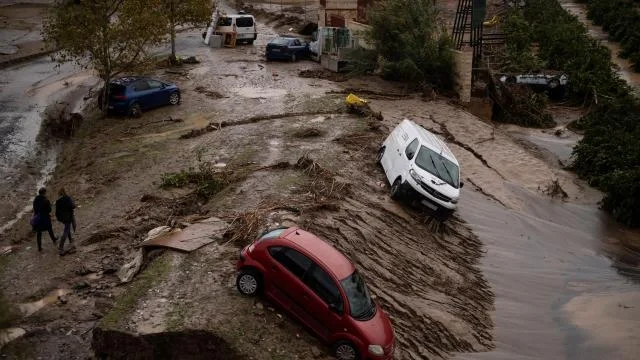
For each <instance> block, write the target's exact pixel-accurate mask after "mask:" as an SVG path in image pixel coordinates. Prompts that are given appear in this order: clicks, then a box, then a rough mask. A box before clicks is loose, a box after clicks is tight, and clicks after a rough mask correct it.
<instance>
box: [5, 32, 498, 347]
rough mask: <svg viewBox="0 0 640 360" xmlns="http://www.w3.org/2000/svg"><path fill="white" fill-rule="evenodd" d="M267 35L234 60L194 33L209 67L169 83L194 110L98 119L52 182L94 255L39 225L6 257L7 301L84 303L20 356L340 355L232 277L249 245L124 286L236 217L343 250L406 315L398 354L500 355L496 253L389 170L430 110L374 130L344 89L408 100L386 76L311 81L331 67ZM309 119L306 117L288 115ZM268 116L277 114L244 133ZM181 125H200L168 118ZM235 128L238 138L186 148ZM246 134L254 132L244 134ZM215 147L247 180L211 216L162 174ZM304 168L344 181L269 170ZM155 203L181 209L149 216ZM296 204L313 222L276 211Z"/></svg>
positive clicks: (61, 306)
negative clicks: (127, 335) (391, 179)
mask: <svg viewBox="0 0 640 360" xmlns="http://www.w3.org/2000/svg"><path fill="white" fill-rule="evenodd" d="M260 32H261V34H260V36H259V39H258V41H257V42H256V45H255V46H246V45H242V46H238V47H237V48H235V49H222V50H210V49H208V48H206V47H203V46H200V45H199V43H200V33H199V32H196V31H194V32H191V33H183V34H182V35H181V37H182V41H187V42H193V48H194V51H195V52H196V55H197V56H198V58H199V59H201V61H202V63H201V64H199V65H197V66H194V67H190V68H183V69H181V70H183V71H184V73H183V74H184V76H183V75H181V74H175V73H173V72H171V73H167V72H166V71H164V70H158V73H157V74H156V75H157V76H158V77H162V78H164V79H168V80H171V81H175V82H177V83H178V84H179V85H180V86H181V88H182V89H183V102H182V104H181V105H180V106H177V107H167V108H162V109H157V110H154V111H150V112H148V113H146V114H144V116H143V117H142V118H140V119H128V118H108V119H96V120H94V121H92V122H88V123H86V124H85V126H84V127H83V128H82V130H81V131H80V134H79V135H78V136H77V137H76V138H75V139H73V140H72V141H70V142H68V143H67V144H65V146H64V149H63V151H62V154H61V156H60V163H59V166H58V168H57V169H56V171H55V173H54V180H53V181H52V182H51V184H50V186H49V187H50V188H52V189H55V188H57V187H59V186H65V188H67V189H68V191H69V192H70V193H71V194H73V196H74V198H75V199H76V201H77V202H78V204H79V209H78V214H77V217H78V221H79V224H80V226H79V229H78V235H77V239H76V243H77V245H78V250H77V252H76V253H74V254H69V255H67V256H65V257H58V256H57V254H56V252H55V250H54V249H53V246H51V243H50V242H47V241H48V240H46V239H45V243H44V248H45V251H44V252H43V253H42V254H38V253H37V252H36V251H35V246H34V245H35V244H33V240H32V236H31V234H30V233H29V231H28V227H27V225H26V224H25V223H20V224H19V226H16V227H14V228H13V229H12V230H11V231H10V233H9V234H8V235H9V236H8V237H11V238H14V239H23V240H22V241H21V242H18V245H17V246H16V247H15V248H14V249H13V252H12V253H11V254H10V256H7V257H6V260H5V261H6V263H5V264H4V265H3V268H4V269H3V271H2V275H1V276H2V287H3V289H2V290H3V292H4V293H5V295H6V296H7V297H8V298H9V299H10V300H11V301H12V302H14V303H25V302H28V301H35V300H38V299H39V298H41V297H43V296H45V295H47V294H48V293H50V292H51V291H53V290H55V289H70V290H72V291H71V292H70V293H69V294H67V295H65V296H64V298H63V300H62V301H59V300H57V299H56V297H55V296H54V297H50V299H53V300H52V301H53V302H54V303H53V304H47V306H45V307H44V308H43V309H41V310H39V311H37V312H36V313H34V314H33V315H31V316H29V317H26V318H24V319H23V320H22V321H20V322H19V323H18V325H19V326H21V327H22V328H24V329H25V330H26V331H27V334H26V335H25V336H24V337H22V338H20V339H18V340H16V341H14V342H12V343H11V344H10V345H8V346H7V347H5V348H4V349H3V350H2V351H3V353H6V354H8V355H10V356H12V357H13V356H16V357H19V356H23V355H24V356H26V357H29V358H30V357H38V356H41V357H54V358H78V357H86V356H90V355H91V354H92V350H91V346H90V344H91V340H92V335H93V334H95V333H96V331H97V334H98V335H97V337H96V339H103V340H96V341H98V342H99V341H106V342H108V341H109V340H108V339H106V340H104V336H103V335H104V333H103V332H100V330H95V329H101V330H108V329H117V330H120V331H127V332H131V333H134V334H135V333H138V334H145V333H149V332H159V331H183V330H185V329H201V330H205V331H208V332H210V333H212V334H215V335H216V336H217V337H219V338H220V339H222V340H221V341H222V342H224V343H226V344H228V346H230V347H231V348H233V349H235V351H237V352H238V353H239V354H244V355H246V356H248V357H251V358H256V359H270V358H283V359H293V358H309V357H310V356H316V355H317V356H324V355H318V351H320V354H322V353H326V348H325V347H324V346H323V345H321V344H318V343H317V341H316V340H315V339H313V338H312V337H310V336H309V335H307V333H306V331H305V330H304V329H302V328H300V326H299V325H297V324H295V323H292V322H289V321H286V320H284V319H283V317H282V315H281V314H279V313H278V310H275V309H274V310H275V311H271V310H270V309H271V307H270V305H269V304H264V305H257V304H254V301H253V300H251V299H244V298H242V297H240V296H239V294H238V293H237V292H236V290H235V288H234V276H235V272H234V267H233V265H234V261H235V260H236V258H237V254H238V250H239V248H238V247H237V246H238V245H239V244H232V243H224V242H222V243H216V244H214V245H210V246H208V247H205V248H203V249H201V250H199V251H197V252H194V253H192V254H188V255H184V254H174V253H164V254H162V255H160V256H159V257H158V258H156V259H155V260H154V261H152V262H151V263H150V265H149V266H148V267H147V269H146V270H145V272H144V273H143V274H141V275H139V278H138V279H137V280H136V281H134V282H133V283H132V284H131V285H129V286H119V285H118V281H117V278H116V277H115V275H114V271H115V270H116V269H117V268H118V267H120V266H121V265H122V264H123V263H124V262H125V261H126V260H128V259H129V258H130V257H131V256H132V254H133V253H134V252H135V249H134V247H135V246H136V245H137V244H138V243H139V242H140V241H141V240H142V239H143V238H144V235H145V233H146V231H148V230H150V229H152V228H154V227H156V226H159V225H165V224H171V223H177V224H180V223H183V222H190V221H193V217H194V216H218V217H221V218H223V219H226V220H227V221H229V222H231V221H233V220H234V219H235V218H236V217H238V215H242V214H243V213H244V212H247V211H249V212H256V215H257V216H259V217H260V218H262V217H265V219H267V220H265V223H263V227H264V226H266V225H267V223H268V222H269V221H268V219H269V218H271V219H272V220H271V222H273V221H279V219H282V218H285V219H289V221H292V222H295V223H297V224H299V225H301V226H304V227H305V228H308V229H310V230H311V231H314V232H315V233H317V234H318V235H320V236H322V237H323V238H325V239H326V240H328V241H330V242H332V243H333V244H335V245H336V246H337V247H338V248H339V249H340V250H342V251H344V252H345V253H346V254H347V255H348V256H349V257H350V258H351V259H352V260H353V261H354V262H355V263H356V264H357V265H358V267H359V268H360V269H362V271H363V272H364V273H365V274H366V277H367V279H368V282H369V284H370V287H371V289H372V291H373V293H374V294H375V295H376V296H377V297H378V301H379V302H380V303H381V304H382V306H383V307H384V308H385V309H386V310H387V311H389V313H390V314H391V316H392V319H393V323H394V327H395V329H396V333H397V337H398V341H399V344H400V346H399V350H398V353H397V357H398V358H400V359H403V358H404V359H418V358H424V357H427V356H439V357H445V356H447V354H450V353H452V352H457V351H483V350H487V349H489V348H491V333H490V329H491V326H492V324H491V319H490V317H489V311H490V310H491V307H492V299H493V296H492V293H491V291H490V290H489V289H488V286H487V283H486V281H485V280H484V279H483V277H482V275H481V273H480V272H479V271H478V269H477V268H476V267H475V264H477V261H478V259H479V257H480V256H481V243H480V242H479V241H478V239H477V238H476V237H475V236H474V235H473V234H471V233H470V231H469V230H468V228H467V227H466V226H465V225H464V223H463V222H462V221H461V220H459V219H457V218H454V219H452V220H451V221H450V222H448V223H447V224H445V225H439V224H437V223H432V222H429V221H428V220H429V217H428V216H427V215H426V214H424V213H421V212H420V211H419V210H411V209H407V208H405V207H403V206H401V205H400V204H398V203H395V202H393V201H391V200H390V199H389V197H388V195H387V193H388V189H387V186H386V182H385V181H384V176H383V173H382V171H381V170H380V169H378V167H377V166H376V165H375V163H374V157H375V153H376V149H377V146H378V144H379V143H380V142H381V140H382V139H383V137H384V134H386V133H387V132H388V128H389V127H391V126H393V124H395V123H396V122H398V121H399V119H400V118H401V117H402V116H404V115H403V114H402V111H401V110H400V109H407V108H415V109H416V112H418V111H419V109H420V108H422V107H424V106H425V105H426V103H424V102H422V101H421V100H419V99H412V98H411V97H408V98H405V97H395V99H397V100H387V101H386V102H385V101H381V102H380V103H379V105H376V104H375V103H374V107H375V106H381V107H382V106H383V107H386V106H388V105H390V104H392V103H393V102H395V101H400V102H404V104H405V105H400V104H399V105H398V107H397V109H390V111H383V114H384V115H385V118H386V120H385V121H384V122H382V123H380V124H377V123H376V124H375V126H372V125H370V120H369V119H365V118H359V117H357V116H354V115H349V114H345V113H344V105H343V102H344V97H345V94H342V93H340V92H341V91H342V89H344V88H347V87H350V88H367V89H369V90H370V91H371V90H375V91H378V92H380V93H399V92H400V89H396V88H395V87H394V86H393V85H392V84H387V83H384V82H382V81H380V80H378V79H375V78H361V79H354V80H349V81H347V82H343V83H340V84H337V83H333V82H330V81H327V80H318V79H313V78H301V77H299V76H298V73H299V72H300V71H302V70H308V69H311V70H314V69H318V65H317V64H315V63H311V62H307V61H301V62H298V63H286V62H274V63H271V62H269V63H267V62H265V61H264V59H263V56H262V53H263V51H264V44H265V43H266V40H267V39H268V38H269V37H270V36H272V35H273V34H274V32H273V30H270V29H269V28H268V27H266V26H262V27H261V29H260ZM196 88H198V91H196ZM202 88H205V89H209V90H215V91H217V92H218V93H220V94H221V95H222V97H218V96H214V97H211V93H207V92H206V91H202ZM336 92H337V93H336ZM364 96H365V97H366V94H365V95H364ZM434 105H435V104H434ZM438 106H443V107H444V108H445V109H449V110H448V111H452V112H453V113H455V112H456V111H457V110H455V109H454V108H452V107H449V106H447V105H446V104H441V105H438ZM443 111H444V110H443ZM292 113H296V114H299V116H290V115H287V114H292ZM453 113H452V114H453ZM279 114H282V115H281V116H279ZM307 114H308V115H307ZM94 115H95V114H94ZM264 115H274V116H271V117H269V119H268V120H263V121H255V122H247V121H242V120H243V119H248V118H251V117H255V116H263V117H264ZM170 117H171V118H173V119H176V118H180V119H182V120H183V121H182V122H179V123H176V122H161V121H159V120H162V119H168V118H170ZM222 121H226V122H229V124H230V126H227V127H225V128H223V129H222V130H221V131H214V132H209V133H206V134H204V135H202V136H199V137H195V138H192V139H180V137H181V135H183V134H187V133H189V132H190V131H191V130H193V129H199V128H203V127H205V126H207V125H208V124H209V123H218V122H222ZM235 121H240V123H246V124H243V125H237V126H233V123H234V122H235ZM375 122H378V120H375ZM307 128H313V129H317V130H318V131H317V132H315V131H314V132H312V134H313V135H319V136H314V137H304V136H302V137H298V136H301V135H299V134H298V132H299V130H305V129H307ZM378 128H379V129H378ZM375 129H378V130H375ZM303 132H304V131H303ZM198 149H201V150H199V151H201V152H203V153H204V159H205V160H206V161H210V162H212V163H224V164H226V168H227V169H233V170H234V171H235V172H237V173H239V174H241V176H238V178H237V181H236V182H234V183H232V184H230V185H229V186H228V187H227V188H226V189H225V190H224V191H222V192H221V193H219V194H218V195H216V197H214V198H213V199H211V200H210V201H208V202H207V203H203V202H198V201H194V200H193V199H192V198H191V197H189V196H187V195H186V194H187V193H188V192H189V189H177V190H171V191H169V190H163V189H160V188H159V183H160V179H161V177H162V175H163V174H165V173H168V172H175V171H180V170H184V169H187V168H188V167H190V166H194V165H195V162H196V160H195V159H196V155H195V152H196V151H198ZM304 155H308V156H309V157H310V158H311V159H313V160H315V161H316V162H317V164H318V166H320V167H322V168H324V169H326V170H327V171H328V172H330V174H331V175H330V179H331V180H330V181H331V182H330V183H329V180H328V179H326V180H323V181H325V182H324V183H322V184H319V183H318V182H317V179H316V176H315V175H314V174H313V173H309V172H308V171H306V170H305V169H304V168H302V169H300V168H295V167H294V168H289V169H280V168H275V169H263V170H259V169H258V168H260V167H264V166H268V165H272V164H276V163H279V162H285V161H286V162H289V163H296V162H297V160H298V159H299V158H300V157H302V156H304ZM335 184H339V185H335ZM145 194H152V195H154V196H158V197H160V198H162V199H169V200H162V201H156V202H154V203H151V204H150V203H148V202H147V203H142V202H141V201H140V199H141V198H142V197H143V195H145ZM281 205H287V206H294V207H295V208H297V209H299V210H301V211H294V212H293V213H286V212H284V213H283V212H282V211H279V212H276V213H273V211H271V210H270V209H273V208H275V207H281ZM408 229H410V230H409V231H408ZM251 235H255V234H251ZM34 259H37V261H34ZM25 270H26V271H25ZM407 280H410V281H407ZM45 303H47V302H46V301H45V302H43V305H45ZM291 339H295V341H293V342H291ZM34 343H37V344H38V346H37V347H33V346H31V345H32V344H34ZM96 346H97V347H100V344H97V345H96ZM185 346H186V345H185ZM319 349H320V350H319ZM312 353H313V354H314V355H312Z"/></svg>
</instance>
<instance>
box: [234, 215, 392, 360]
mask: <svg viewBox="0 0 640 360" xmlns="http://www.w3.org/2000/svg"><path fill="white" fill-rule="evenodd" d="M237 269H238V277H237V278H236V286H237V288H238V291H240V293H241V294H243V295H246V296H256V295H259V294H262V295H264V296H265V297H266V298H267V299H268V300H270V301H271V302H273V303H275V304H276V305H278V306H279V307H281V308H282V310H284V311H287V312H288V313H289V314H290V315H291V316H293V317H294V318H296V319H298V320H299V321H300V322H301V323H303V324H304V325H306V326H307V327H308V328H309V329H311V331H312V332H313V333H314V334H316V335H317V336H318V337H319V338H320V339H321V340H323V341H324V342H326V343H327V344H330V345H331V347H332V352H333V355H334V356H335V357H336V358H338V359H339V360H374V359H376V360H378V359H380V360H383V359H385V360H386V359H391V358H392V357H393V352H394V350H395V335H394V332H393V328H392V327H391V321H390V320H389V317H388V315H387V314H386V313H385V312H384V311H382V309H381V308H380V305H378V304H377V303H376V302H375V301H374V300H373V299H372V298H371V295H370V294H369V290H368V289H367V286H366V284H365V282H364V279H363V277H362V275H360V273H359V272H358V271H357V270H356V269H355V267H354V266H353V264H352V263H351V262H350V261H349V259H347V258H346V257H345V256H344V255H343V254H342V253H340V252H339V251H338V250H336V249H335V248H334V247H333V246H331V245H330V244H328V243H327V242H325V241H324V240H322V239H320V238H318V237H316V236H315V235H313V234H311V233H309V232H306V231H304V230H302V229H299V228H295V227H292V228H277V229H273V230H270V231H267V232H265V233H263V234H262V235H261V236H259V237H258V239H256V240H255V241H254V242H253V243H252V244H250V245H248V246H247V247H245V248H244V249H242V251H241V253H240V260H239V261H238V264H237Z"/></svg>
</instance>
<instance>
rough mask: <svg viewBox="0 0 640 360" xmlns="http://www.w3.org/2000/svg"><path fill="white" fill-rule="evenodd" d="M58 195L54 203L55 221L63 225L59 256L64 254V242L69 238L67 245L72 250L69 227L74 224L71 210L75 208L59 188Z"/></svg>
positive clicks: (62, 189)
mask: <svg viewBox="0 0 640 360" xmlns="http://www.w3.org/2000/svg"><path fill="white" fill-rule="evenodd" d="M58 195H60V198H59V199H58V200H57V201H56V219H58V221H60V222H61V223H62V224H63V225H64V230H63V232H62V237H61V238H60V244H59V245H58V252H59V254H60V256H63V255H64V254H65V252H64V242H65V240H67V238H69V244H71V248H74V247H75V246H74V245H73V239H72V238H71V226H72V223H73V222H74V214H73V209H74V208H75V204H74V203H73V200H72V199H71V197H70V196H69V195H67V192H66V191H65V189H64V188H60V190H59V191H58Z"/></svg>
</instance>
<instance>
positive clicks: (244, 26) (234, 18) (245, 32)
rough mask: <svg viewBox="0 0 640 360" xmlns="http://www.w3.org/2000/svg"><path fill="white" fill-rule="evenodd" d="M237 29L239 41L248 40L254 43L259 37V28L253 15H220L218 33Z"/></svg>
mask: <svg viewBox="0 0 640 360" xmlns="http://www.w3.org/2000/svg"><path fill="white" fill-rule="evenodd" d="M233 31H235V32H236V33H237V34H238V35H237V37H236V39H237V41H246V42H248V43H249V44H253V42H254V40H256V39H257V38H258V29H257V28H256V19H255V18H254V17H253V16H252V15H247V14H237V15H220V18H219V19H218V25H217V27H216V33H225V32H233Z"/></svg>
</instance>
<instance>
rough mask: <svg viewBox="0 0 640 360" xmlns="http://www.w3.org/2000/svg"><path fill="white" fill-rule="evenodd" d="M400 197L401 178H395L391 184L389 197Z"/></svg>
mask: <svg viewBox="0 0 640 360" xmlns="http://www.w3.org/2000/svg"><path fill="white" fill-rule="evenodd" d="M401 197H402V179H401V178H397V179H396V181H394V182H393V185H391V198H392V199H393V200H400V198H401Z"/></svg>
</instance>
